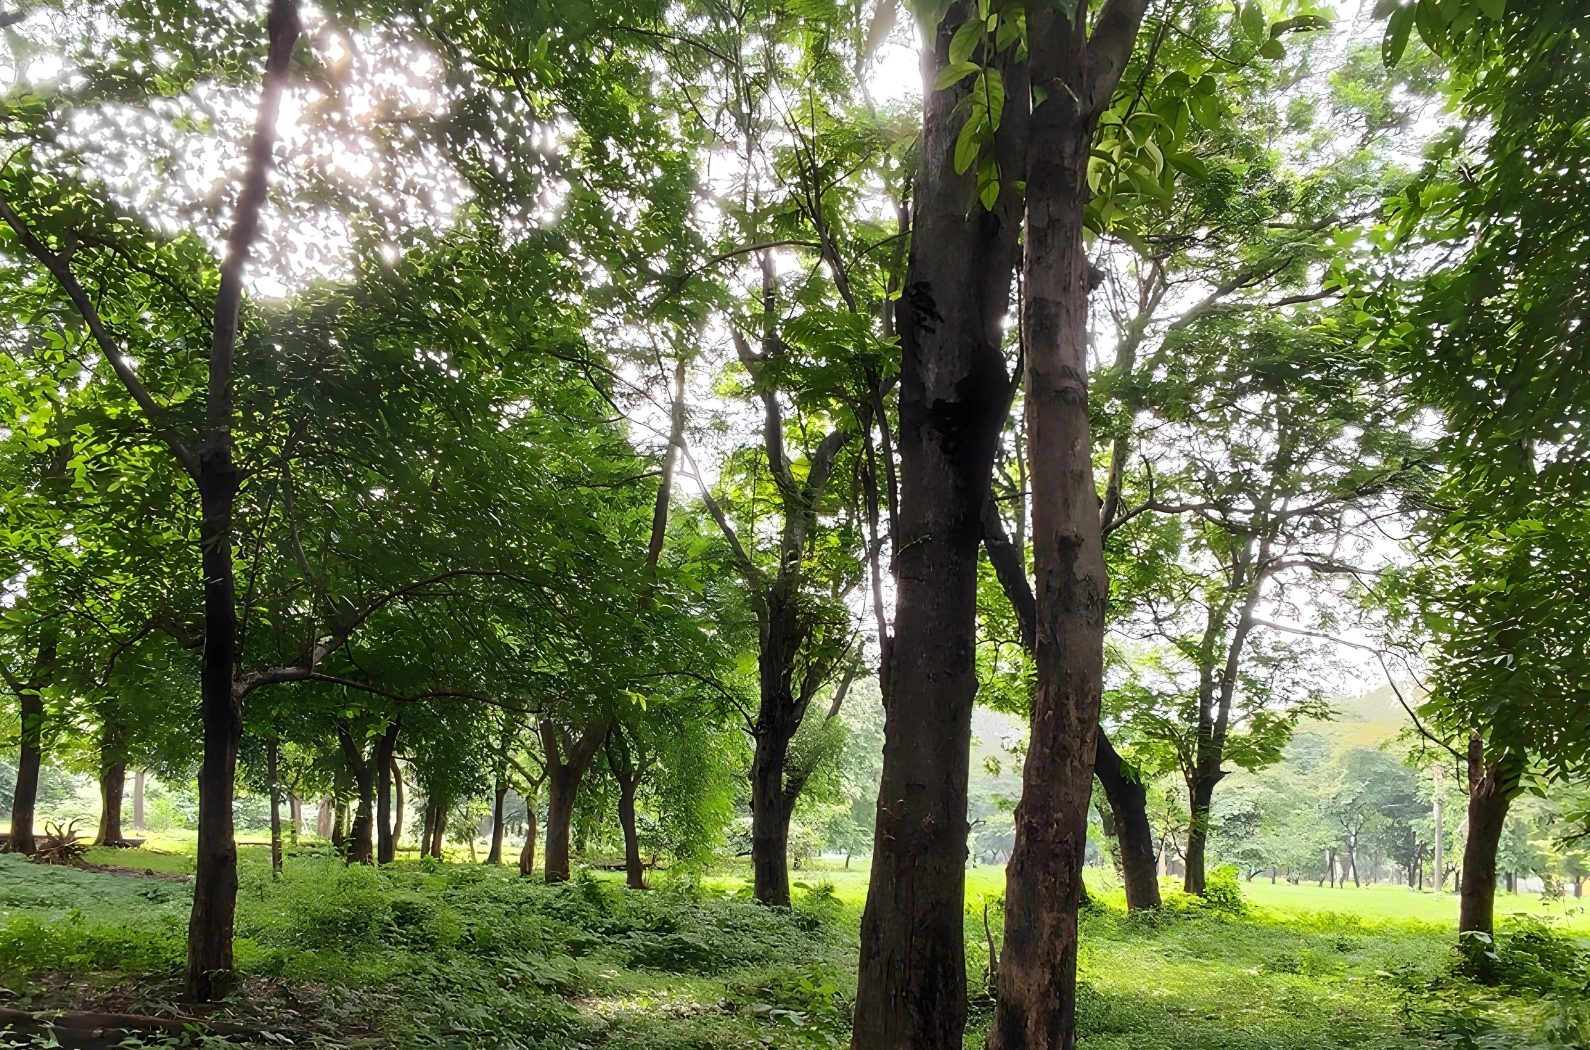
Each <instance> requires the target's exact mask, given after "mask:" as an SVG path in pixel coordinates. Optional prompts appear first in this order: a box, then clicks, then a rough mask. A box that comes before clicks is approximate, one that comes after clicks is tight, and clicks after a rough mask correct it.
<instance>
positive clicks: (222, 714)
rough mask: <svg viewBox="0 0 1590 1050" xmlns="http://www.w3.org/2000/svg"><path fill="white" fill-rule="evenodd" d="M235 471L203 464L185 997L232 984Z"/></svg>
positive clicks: (223, 459)
mask: <svg viewBox="0 0 1590 1050" xmlns="http://www.w3.org/2000/svg"><path fill="white" fill-rule="evenodd" d="M236 492H237V472H236V470H235V469H234V468H233V467H232V464H231V456H230V452H229V450H225V449H222V450H215V451H213V452H212V453H211V454H209V455H208V456H207V457H206V458H205V459H204V460H203V461H201V465H200V474H199V497H200V500H201V502H202V504H203V515H204V516H203V520H202V522H201V524H200V528H199V532H200V545H201V547H202V551H203V553H202V556H201V561H202V564H203V569H204V658H203V664H202V667H201V670H200V673H199V678H200V690H199V692H200V701H199V704H200V711H201V714H202V719H203V723H204V761H203V763H202V765H201V766H200V767H199V835H198V855H197V857H196V860H195V865H194V880H193V912H192V915H191V916H190V918H189V920H188V960H187V970H186V974H185V977H184V982H183V998H184V999H185V1000H186V1001H188V1002H190V1003H208V1002H213V1001H214V1000H216V999H221V998H224V997H225V996H227V995H228V994H230V992H231V990H232V987H233V972H232V927H233V922H234V919H235V916H236V913H237V842H236V841H235V839H234V838H233V826H232V793H233V786H234V782H235V779H236V773H237V748H238V742H239V741H240V740H241V739H242V735H243V717H242V715H243V712H242V703H241V700H240V698H239V697H238V695H237V693H236V691H235V690H234V689H233V684H232V682H233V668H234V666H235V663H236V654H235V643H236V638H237V608H236V604H235V603H236V596H235V594H234V592H233V579H232V504H233V499H234V497H235V495H236Z"/></svg>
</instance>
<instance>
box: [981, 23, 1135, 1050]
mask: <svg viewBox="0 0 1590 1050" xmlns="http://www.w3.org/2000/svg"><path fill="white" fill-rule="evenodd" d="M1084 10H1085V8H1084ZM1083 22H1084V20H1083V19H1081V18H1079V19H1078V24H1077V26H1076V27H1075V28H1074V29H1071V28H1067V27H1066V20H1065V16H1064V15H1063V14H1062V13H1061V12H1060V11H1058V10H1056V9H1053V8H1050V9H1046V10H1040V11H1034V12H1032V13H1031V14H1030V15H1029V18H1028V26H1029V40H1030V41H1031V45H1030V46H1031V48H1032V51H1031V56H1032V58H1031V62H1032V74H1031V75H1032V76H1033V77H1034V80H1035V82H1038V83H1048V82H1051V81H1054V80H1061V81H1063V82H1065V83H1069V84H1072V87H1073V90H1075V91H1076V94H1077V97H1086V95H1087V88H1086V86H1085V79H1086V77H1085V74H1086V69H1087V63H1086V58H1085V54H1086V46H1087V40H1086V35H1085V29H1084V25H1083ZM1091 135H1092V122H1091V119H1090V118H1089V116H1088V115H1087V114H1086V113H1083V112H1080V111H1079V109H1078V106H1077V104H1076V103H1075V102H1073V101H1072V100H1071V98H1070V97H1069V96H1068V95H1067V94H1066V93H1064V92H1059V91H1055V92H1052V93H1051V94H1050V96H1049V99H1048V100H1047V102H1046V104H1045V105H1042V106H1039V107H1038V108H1037V109H1035V110H1034V111H1033V117H1032V147H1031V148H1030V149H1029V151H1028V166H1027V235H1026V256H1025V263H1024V282H1023V287H1024V291H1025V296H1026V298H1025V302H1024V303H1023V307H1022V333H1023V338H1024V339H1025V343H1026V350H1027V372H1026V378H1027V398H1026V410H1027V433H1028V447H1029V449H1030V454H1029V456H1028V464H1029V469H1030V471H1031V477H1032V494H1033V508H1032V530H1033V570H1034V576H1035V578H1036V588H1035V590H1036V597H1037V607H1038V625H1037V626H1038V630H1037V640H1036V641H1037V644H1036V646H1035V649H1034V656H1035V663H1036V670H1037V690H1036V693H1035V696H1034V699H1033V715H1032V730H1031V739H1030V743H1029V745H1028V751H1027V760H1026V764H1025V767H1024V769H1023V773H1022V794H1021V801H1020V802H1019V803H1018V804H1017V806H1016V815H1015V823H1016V838H1015V845H1014V846H1013V847H1012V849H1011V856H1010V861H1009V863H1007V864H1006V865H1005V887H1006V888H1005V945H1004V951H1003V953H1002V955H1001V958H1000V965H999V982H998V1002H997V1005H996V1007H995V1013H994V1024H993V1027H992V1029H991V1030H990V1032H989V1040H988V1045H989V1047H990V1050H1017V1048H1028V1047H1032V1048H1045V1050H1050V1048H1053V1050H1061V1048H1068V1047H1071V1046H1074V1045H1075V1042H1076V958H1077V911H1078V908H1079V907H1080V904H1081V900H1082V895H1083V892H1084V891H1083V887H1082V864H1083V860H1084V859H1085V857H1086V843H1087V809H1088V804H1089V801H1090V798H1091V796H1092V786H1093V763H1094V757H1095V754H1096V748H1097V741H1096V734H1097V731H1098V722H1099V700H1100V696H1101V694H1102V690H1103V670H1104V606H1105V600H1106V598H1107V597H1108V583H1107V581H1106V579H1105V573H1104V551H1103V539H1102V535H1101V530H1100V525H1099V502H1098V490H1097V489H1096V487H1095V486H1094V483H1093V462H1092V449H1093V445H1092V440H1091V437H1090V434H1089V429H1088V370H1087V310H1088V293H1089V286H1090V267H1089V264H1088V259H1087V255H1086V252H1085V251H1084V249H1083V244H1082V207H1083V204H1084V203H1085V202H1086V192H1087V182H1086V176H1087V162H1088V156H1089V145H1090V141H1091Z"/></svg>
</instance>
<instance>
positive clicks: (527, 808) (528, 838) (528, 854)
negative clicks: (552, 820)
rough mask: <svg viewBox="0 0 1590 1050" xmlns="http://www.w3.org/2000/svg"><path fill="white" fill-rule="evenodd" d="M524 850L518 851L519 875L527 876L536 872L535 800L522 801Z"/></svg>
mask: <svg viewBox="0 0 1590 1050" xmlns="http://www.w3.org/2000/svg"><path fill="white" fill-rule="evenodd" d="M524 826H525V834H524V849H522V850H520V851H519V874H521V875H529V874H531V873H532V872H534V871H535V870H536V835H537V829H536V800H535V799H534V798H526V799H525V800H524Z"/></svg>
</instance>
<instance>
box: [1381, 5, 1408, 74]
mask: <svg viewBox="0 0 1590 1050" xmlns="http://www.w3.org/2000/svg"><path fill="white" fill-rule="evenodd" d="M1411 29H1413V8H1411V7H1399V8H1397V10H1396V11H1394V12H1392V15H1391V21H1390V22H1388V23H1386V38H1385V39H1384V40H1383V41H1381V44H1380V60H1381V61H1382V62H1384V63H1385V65H1386V68H1387V69H1390V68H1391V67H1393V66H1395V65H1396V64H1397V63H1398V62H1401V61H1402V53H1403V52H1404V51H1406V50H1407V49H1408V32H1409V31H1410V30H1411Z"/></svg>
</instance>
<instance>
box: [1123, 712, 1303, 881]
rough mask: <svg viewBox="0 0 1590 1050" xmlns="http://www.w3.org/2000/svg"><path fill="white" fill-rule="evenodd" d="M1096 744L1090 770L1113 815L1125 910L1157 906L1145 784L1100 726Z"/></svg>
mask: <svg viewBox="0 0 1590 1050" xmlns="http://www.w3.org/2000/svg"><path fill="white" fill-rule="evenodd" d="M1096 748H1097V753H1096V755H1095V758H1094V762H1093V771H1094V773H1095V774H1096V775H1097V776H1098V778H1099V783H1100V784H1102V785H1103V786H1104V795H1105V798H1107V799H1108V800H1109V803H1110V812H1111V813H1112V814H1113V816H1114V818H1115V834H1116V841H1117V842H1118V843H1119V844H1120V855H1121V881H1122V883H1123V884H1124V885H1125V887H1126V907H1127V910H1129V911H1133V910H1137V909H1139V908H1157V907H1159V906H1160V898H1159V875H1158V873H1157V872H1156V871H1155V857H1154V829H1153V828H1152V827H1150V826H1149V823H1148V788H1147V786H1146V785H1145V784H1143V782H1142V781H1140V780H1134V779H1131V778H1129V777H1127V776H1126V774H1125V772H1124V770H1123V768H1122V763H1121V756H1120V754H1119V753H1118V752H1117V751H1116V750H1115V748H1114V747H1113V746H1112V745H1111V744H1110V738H1109V737H1108V736H1107V735H1106V734H1105V732H1104V730H1103V729H1102V728H1101V729H1100V730H1099V732H1098V737H1097V743H1096ZM1272 881H1274V880H1273V879H1272Z"/></svg>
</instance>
